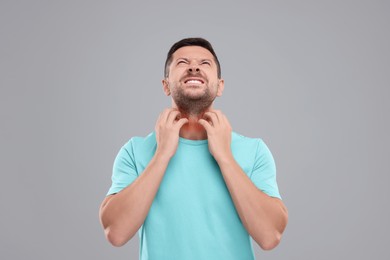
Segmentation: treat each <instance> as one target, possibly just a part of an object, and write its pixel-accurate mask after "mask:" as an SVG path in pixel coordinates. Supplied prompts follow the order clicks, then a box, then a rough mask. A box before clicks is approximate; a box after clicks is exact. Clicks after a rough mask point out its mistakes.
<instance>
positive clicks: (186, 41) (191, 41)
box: [164, 38, 221, 78]
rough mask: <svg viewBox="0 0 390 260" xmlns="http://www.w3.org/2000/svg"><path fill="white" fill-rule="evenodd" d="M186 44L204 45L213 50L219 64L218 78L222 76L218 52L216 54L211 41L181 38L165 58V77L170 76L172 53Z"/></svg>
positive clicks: (212, 52)
mask: <svg viewBox="0 0 390 260" xmlns="http://www.w3.org/2000/svg"><path fill="white" fill-rule="evenodd" d="M186 46H200V47H203V48H205V49H207V50H209V51H210V52H211V54H213V56H214V61H215V63H216V64H217V74H218V78H221V65H220V64H219V60H218V57H217V54H215V51H214V49H213V46H211V43H210V42H209V41H207V40H206V39H203V38H185V39H183V40H180V41H178V42H176V43H175V44H173V45H172V47H171V49H170V50H169V51H168V54H167V59H166V60H165V67H164V77H168V74H169V66H170V65H171V62H172V55H173V53H174V52H175V51H177V50H178V49H180V48H182V47H186Z"/></svg>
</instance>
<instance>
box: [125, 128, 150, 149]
mask: <svg viewBox="0 0 390 260" xmlns="http://www.w3.org/2000/svg"><path fill="white" fill-rule="evenodd" d="M155 146H156V134H155V132H151V133H149V134H148V135H146V136H133V137H131V138H130V139H129V140H128V141H127V142H126V143H125V144H124V145H123V148H125V149H126V150H128V151H130V150H131V151H134V150H137V151H142V150H147V151H150V149H153V148H154V147H155Z"/></svg>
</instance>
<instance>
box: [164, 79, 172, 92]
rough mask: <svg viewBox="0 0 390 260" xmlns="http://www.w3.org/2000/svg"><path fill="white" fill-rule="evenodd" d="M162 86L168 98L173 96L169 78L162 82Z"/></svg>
mask: <svg viewBox="0 0 390 260" xmlns="http://www.w3.org/2000/svg"><path fill="white" fill-rule="evenodd" d="M162 85H163V90H164V93H165V95H167V96H169V95H171V90H170V89H169V84H168V78H165V79H163V80H162Z"/></svg>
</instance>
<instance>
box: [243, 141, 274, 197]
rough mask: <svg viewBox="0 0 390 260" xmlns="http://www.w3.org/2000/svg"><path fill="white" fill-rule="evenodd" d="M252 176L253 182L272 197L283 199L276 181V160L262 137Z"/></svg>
mask: <svg viewBox="0 0 390 260" xmlns="http://www.w3.org/2000/svg"><path fill="white" fill-rule="evenodd" d="M250 176H251V177H250V178H251V180H252V182H253V183H254V184H255V185H256V187H257V188H259V189H260V190H261V191H262V192H264V193H266V194H267V195H269V196H271V197H276V198H279V199H281V196H280V194H279V188H278V184H277V182H276V167H275V161H274V158H273V156H272V154H271V151H270V150H269V149H268V147H267V145H266V144H265V143H264V142H263V140H261V139H259V143H258V146H257V150H256V156H255V162H254V166H253V169H252V173H251V175H250Z"/></svg>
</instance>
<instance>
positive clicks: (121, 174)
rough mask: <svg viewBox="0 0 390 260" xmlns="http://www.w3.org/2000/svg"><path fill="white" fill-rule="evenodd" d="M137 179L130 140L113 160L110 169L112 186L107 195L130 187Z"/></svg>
mask: <svg viewBox="0 0 390 260" xmlns="http://www.w3.org/2000/svg"><path fill="white" fill-rule="evenodd" d="M137 177H138V174H137V169H136V164H135V160H134V153H133V146H132V140H130V141H129V142H128V143H127V144H126V145H124V146H123V147H122V148H121V149H120V150H119V152H118V154H117V156H116V158H115V161H114V165H113V169H112V178H111V179H112V184H111V187H110V189H109V191H108V193H107V195H111V194H114V193H118V192H120V191H121V190H122V189H124V188H126V187H127V186H128V185H130V184H131V183H132V182H133V181H134V180H135V179H136V178H137Z"/></svg>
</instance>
